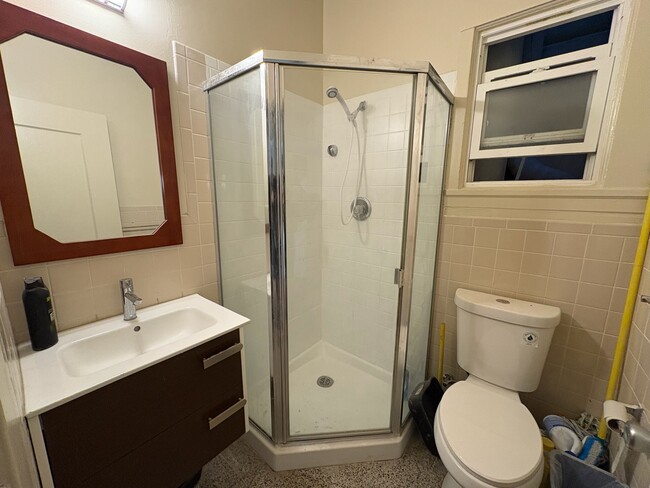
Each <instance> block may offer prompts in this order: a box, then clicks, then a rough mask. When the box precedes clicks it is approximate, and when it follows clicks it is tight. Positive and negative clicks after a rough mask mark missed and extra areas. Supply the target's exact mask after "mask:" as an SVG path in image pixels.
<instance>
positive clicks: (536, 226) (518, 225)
mask: <svg viewBox="0 0 650 488" xmlns="http://www.w3.org/2000/svg"><path fill="white" fill-rule="evenodd" d="M507 227H508V229H526V230H546V221H544V220H515V219H513V220H508V223H507Z"/></svg>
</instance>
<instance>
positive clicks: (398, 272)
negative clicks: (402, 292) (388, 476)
mask: <svg viewBox="0 0 650 488" xmlns="http://www.w3.org/2000/svg"><path fill="white" fill-rule="evenodd" d="M395 284H396V285H397V286H399V287H400V288H401V287H403V286H404V270H403V269H400V268H395Z"/></svg>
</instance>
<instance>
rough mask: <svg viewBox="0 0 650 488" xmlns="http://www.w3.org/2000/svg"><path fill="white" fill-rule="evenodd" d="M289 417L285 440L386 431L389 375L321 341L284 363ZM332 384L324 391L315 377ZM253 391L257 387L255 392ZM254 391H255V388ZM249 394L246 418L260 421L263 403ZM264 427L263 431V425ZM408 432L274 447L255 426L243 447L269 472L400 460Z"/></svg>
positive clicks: (409, 430)
mask: <svg viewBox="0 0 650 488" xmlns="http://www.w3.org/2000/svg"><path fill="white" fill-rule="evenodd" d="M289 370H290V373H289V378H290V379H289V396H290V400H289V407H290V408H289V413H290V431H291V435H295V436H301V435H309V434H328V433H341V432H343V433H345V432H349V433H350V435H354V432H355V431H369V430H377V429H388V428H389V423H390V400H391V394H392V390H391V389H392V382H391V374H390V373H389V372H387V371H385V370H382V369H381V368H378V367H376V366H374V365H372V364H370V363H368V362H366V361H363V360H362V359H359V358H357V357H356V356H354V355H352V354H349V353H347V352H345V351H343V350H341V349H339V348H337V347H335V346H332V345H331V344H329V343H327V342H324V341H321V342H319V343H317V344H315V345H314V346H312V347H311V348H309V349H308V350H307V351H305V352H304V353H302V354H301V355H300V356H298V357H296V358H295V359H293V360H292V361H291V362H290V364H289ZM323 375H326V376H329V377H331V378H332V379H333V380H334V383H333V384H332V385H331V386H330V387H327V388H323V387H321V386H319V385H318V383H317V380H318V378H319V377H321V376H323ZM260 387H261V386H258V387H257V388H260ZM257 388H255V389H257ZM255 389H254V390H253V391H250V393H251V394H250V395H249V399H250V400H251V401H250V403H249V414H250V416H251V418H253V419H255V418H262V417H263V416H262V415H261V413H262V411H261V410H260V409H262V408H266V407H265V405H267V404H266V402H264V401H259V402H256V401H255V399H256V398H263V397H262V396H261V395H258V394H257V392H256V391H255ZM264 427H267V426H264ZM410 432H411V427H410V425H409V427H408V428H406V429H404V433H403V434H402V436H391V435H385V436H372V437H368V438H367V439H366V438H359V439H358V440H357V439H355V440H336V439H334V440H330V439H327V440H324V441H323V442H315V443H314V442H311V443H300V444H298V445H291V444H289V445H287V446H277V445H274V444H273V443H272V442H271V441H270V440H268V438H266V436H264V435H263V434H262V433H261V432H259V431H258V430H257V429H256V428H255V427H251V432H249V433H248V434H247V440H248V442H249V444H250V445H251V446H252V447H253V448H255V450H256V451H257V452H258V453H259V454H260V455H261V456H262V457H263V458H264V459H265V461H266V462H267V463H268V464H269V465H270V466H271V467H272V468H273V469H275V470H285V469H298V468H306V467H314V466H326V465H331V464H340V463H342V462H348V463H349V462H360V461H368V460H382V459H395V458H398V457H400V456H401V454H402V452H403V450H404V448H405V447H406V442H407V441H408V436H409V435H410Z"/></svg>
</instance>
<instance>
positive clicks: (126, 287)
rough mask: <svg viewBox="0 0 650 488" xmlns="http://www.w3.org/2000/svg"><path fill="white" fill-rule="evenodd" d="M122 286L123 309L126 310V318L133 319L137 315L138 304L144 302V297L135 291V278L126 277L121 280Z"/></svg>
mask: <svg viewBox="0 0 650 488" xmlns="http://www.w3.org/2000/svg"><path fill="white" fill-rule="evenodd" d="M120 287H121V288H122V310H123V311H124V320H133V319H135V318H136V317H137V316H138V315H137V311H136V309H135V307H136V305H140V304H141V303H142V298H140V297H139V296H138V295H136V294H135V293H133V279H132V278H124V279H121V280H120Z"/></svg>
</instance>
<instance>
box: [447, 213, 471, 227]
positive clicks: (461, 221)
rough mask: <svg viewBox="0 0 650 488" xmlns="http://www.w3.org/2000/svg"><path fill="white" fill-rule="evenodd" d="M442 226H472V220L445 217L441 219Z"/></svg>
mask: <svg viewBox="0 0 650 488" xmlns="http://www.w3.org/2000/svg"><path fill="white" fill-rule="evenodd" d="M443 225H466V226H468V227H471V226H472V219H471V218H469V217H450V216H448V215H445V216H444V217H443Z"/></svg>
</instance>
